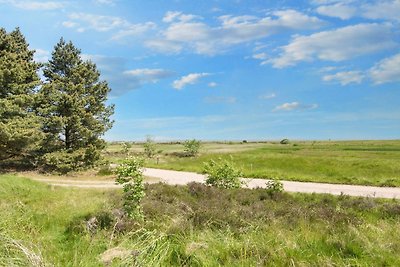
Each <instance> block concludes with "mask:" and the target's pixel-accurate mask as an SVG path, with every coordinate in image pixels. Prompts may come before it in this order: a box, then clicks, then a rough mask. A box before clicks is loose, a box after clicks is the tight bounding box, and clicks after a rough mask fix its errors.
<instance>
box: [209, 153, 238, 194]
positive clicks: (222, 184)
mask: <svg viewBox="0 0 400 267" xmlns="http://www.w3.org/2000/svg"><path fill="white" fill-rule="evenodd" d="M204 173H205V174H206V175H207V179H206V184H207V185H211V186H215V187H219V188H227V189H228V188H239V187H241V186H242V184H243V182H242V181H241V180H240V178H239V177H240V176H241V175H242V172H241V171H240V170H238V169H236V167H235V166H234V164H233V162H232V161H228V160H222V159H221V158H220V159H219V160H218V161H215V160H210V161H208V162H204Z"/></svg>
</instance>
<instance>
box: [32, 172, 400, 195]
mask: <svg viewBox="0 0 400 267" xmlns="http://www.w3.org/2000/svg"><path fill="white" fill-rule="evenodd" d="M143 174H144V175H145V176H147V177H152V178H150V179H148V180H147V182H149V183H154V182H159V181H162V182H164V183H166V184H171V185H185V184H187V183H190V182H199V183H204V180H205V176H204V175H202V174H198V173H193V172H183V171H171V170H161V169H153V168H146V169H145V170H144V173H143ZM34 180H37V181H42V182H46V183H48V184H52V185H55V186H68V187H71V186H72V187H81V188H118V187H121V186H120V185H116V184H115V183H114V182H113V181H87V180H85V181H84V180H67V179H66V180H62V179H57V180H56V179H44V178H43V179H42V178H34ZM243 180H244V181H245V182H246V183H247V186H246V187H248V188H256V187H265V183H266V182H267V180H265V179H255V178H254V179H250V178H244V179H243ZM282 183H283V187H284V189H285V191H288V192H301V193H325V194H332V195H340V194H345V195H350V196H364V197H380V198H397V199H400V188H396V187H376V186H361V185H343V184H325V183H309V182H292V181H282Z"/></svg>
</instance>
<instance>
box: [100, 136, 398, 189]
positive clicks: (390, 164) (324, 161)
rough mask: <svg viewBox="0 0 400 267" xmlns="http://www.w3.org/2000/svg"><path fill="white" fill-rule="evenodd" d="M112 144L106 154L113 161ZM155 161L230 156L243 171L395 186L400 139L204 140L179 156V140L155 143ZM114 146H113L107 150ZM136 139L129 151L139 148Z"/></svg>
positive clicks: (199, 161)
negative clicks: (193, 152)
mask: <svg viewBox="0 0 400 267" xmlns="http://www.w3.org/2000/svg"><path fill="white" fill-rule="evenodd" d="M117 146H118V145H116V144H114V145H112V146H110V147H109V148H108V150H107V151H108V154H107V155H108V157H109V159H110V160H111V161H114V162H118V161H119V160H120V159H121V158H122V157H123V155H121V154H118V149H117ZM158 147H159V149H160V150H163V151H164V152H163V153H162V155H161V157H160V158H159V163H158V164H157V162H156V160H154V159H153V160H148V162H147V166H148V167H157V168H165V169H173V170H185V171H194V172H202V170H203V162H205V161H208V160H210V159H215V158H218V157H221V158H230V157H232V159H233V161H234V162H236V164H237V165H238V166H239V167H240V168H241V169H242V171H243V173H244V176H245V177H259V178H275V179H282V180H293V181H310V182H325V183H343V184H360V185H375V186H400V141H399V140H393V141H331V142H328V141H326V142H311V141H310V142H292V143H291V144H289V145H281V144H279V143H247V144H241V143H206V144H204V145H203V147H202V149H201V155H200V156H199V157H197V158H187V157H179V152H182V151H183V146H182V145H177V144H159V145H158ZM112 151H114V152H112ZM140 152H141V146H140V145H138V144H136V145H134V146H133V148H132V153H140Z"/></svg>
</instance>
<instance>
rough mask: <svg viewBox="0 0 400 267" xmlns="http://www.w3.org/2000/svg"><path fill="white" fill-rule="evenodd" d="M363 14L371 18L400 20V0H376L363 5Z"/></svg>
mask: <svg viewBox="0 0 400 267" xmlns="http://www.w3.org/2000/svg"><path fill="white" fill-rule="evenodd" d="M361 9H362V16H363V17H366V18H369V19H384V20H396V21H400V15H399V14H400V0H392V1H376V2H374V3H368V4H364V5H362V6H361Z"/></svg>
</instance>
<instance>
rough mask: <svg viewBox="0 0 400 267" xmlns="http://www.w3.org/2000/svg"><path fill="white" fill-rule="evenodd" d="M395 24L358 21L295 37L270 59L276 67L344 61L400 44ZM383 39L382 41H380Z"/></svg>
mask: <svg viewBox="0 0 400 267" xmlns="http://www.w3.org/2000/svg"><path fill="white" fill-rule="evenodd" d="M392 36H393V34H392V33H391V26H390V25H387V24H376V23H371V24H357V25H352V26H346V27H343V28H339V29H336V30H331V31H323V32H319V33H314V34H311V35H309V36H295V37H294V38H293V40H292V41H291V42H290V43H289V44H288V45H286V46H283V47H281V49H282V51H283V52H282V53H281V54H280V56H278V57H276V58H273V59H270V60H268V61H267V62H266V63H272V65H273V66H274V67H275V68H283V67H287V66H294V65H296V64H297V63H298V62H301V61H313V60H315V59H320V60H328V61H335V62H338V61H343V60H347V59H350V58H353V57H356V56H360V55H365V54H371V53H374V52H378V51H382V50H386V49H389V48H393V47H394V46H396V43H395V42H394V41H393V40H392ZM377 40H379V42H377Z"/></svg>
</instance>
